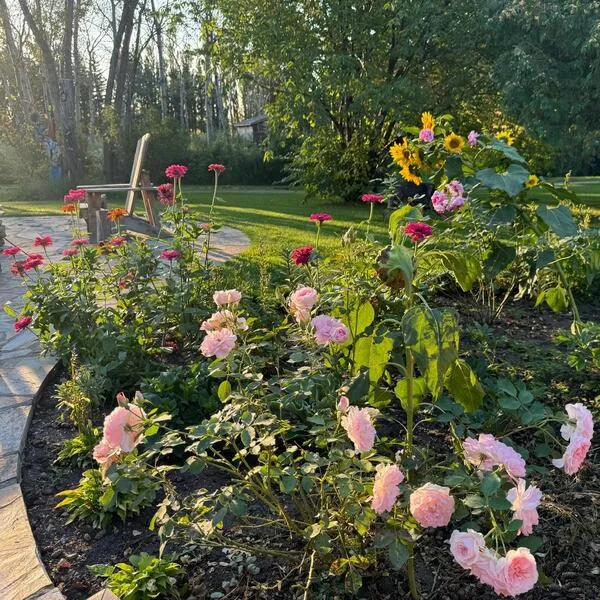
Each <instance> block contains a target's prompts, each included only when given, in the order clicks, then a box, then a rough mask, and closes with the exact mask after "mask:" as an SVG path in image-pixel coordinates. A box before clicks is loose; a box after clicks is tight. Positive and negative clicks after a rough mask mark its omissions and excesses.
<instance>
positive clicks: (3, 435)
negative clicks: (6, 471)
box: [0, 405, 32, 458]
mask: <svg viewBox="0 0 600 600" xmlns="http://www.w3.org/2000/svg"><path fill="white" fill-rule="evenodd" d="M31 408H32V407H31V405H23V406H14V407H11V408H5V409H3V410H2V412H1V413H0V416H1V418H0V458H1V457H2V456H5V455H6V454H14V453H15V452H21V450H23V447H24V446H25V435H26V433H27V427H28V426H29V418H30V416H31Z"/></svg>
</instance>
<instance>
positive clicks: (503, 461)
mask: <svg viewBox="0 0 600 600" xmlns="http://www.w3.org/2000/svg"><path fill="white" fill-rule="evenodd" d="M494 456H495V460H496V464H497V465H500V466H501V467H504V470H505V471H506V473H507V474H508V476H509V477H512V478H513V479H517V478H519V477H525V461H524V460H523V457H522V456H521V455H520V454H519V453H518V452H517V451H516V450H515V449H514V448H511V447H510V446H507V445H506V444H503V443H502V442H498V441H497V442H496V443H495V445H494Z"/></svg>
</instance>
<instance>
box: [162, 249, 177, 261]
mask: <svg viewBox="0 0 600 600" xmlns="http://www.w3.org/2000/svg"><path fill="white" fill-rule="evenodd" d="M180 256H181V252H179V250H163V251H162V252H161V254H160V257H161V258H164V259H165V260H175V259H176V258H179V257H180Z"/></svg>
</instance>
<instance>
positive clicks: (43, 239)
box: [33, 235, 52, 248]
mask: <svg viewBox="0 0 600 600" xmlns="http://www.w3.org/2000/svg"><path fill="white" fill-rule="evenodd" d="M33 245H34V246H35V247H36V248H38V247H39V248H46V247H47V246H52V238H51V237H50V236H49V235H36V236H35V239H34V240H33Z"/></svg>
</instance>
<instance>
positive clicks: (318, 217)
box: [309, 213, 333, 224]
mask: <svg viewBox="0 0 600 600" xmlns="http://www.w3.org/2000/svg"><path fill="white" fill-rule="evenodd" d="M309 219H310V220H311V221H317V222H318V223H319V224H321V223H323V221H331V220H332V219H333V217H332V216H331V215H330V214H328V213H313V214H312V215H310V217H309Z"/></svg>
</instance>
